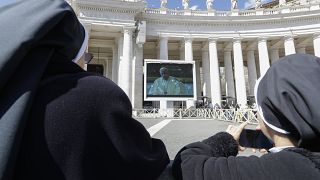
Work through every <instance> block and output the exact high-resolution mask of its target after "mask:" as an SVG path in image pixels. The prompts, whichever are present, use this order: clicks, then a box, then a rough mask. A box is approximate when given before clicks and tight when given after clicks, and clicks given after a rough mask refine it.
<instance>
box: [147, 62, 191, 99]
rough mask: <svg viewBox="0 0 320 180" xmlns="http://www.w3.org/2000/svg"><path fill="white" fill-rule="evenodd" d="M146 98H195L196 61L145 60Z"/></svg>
mask: <svg viewBox="0 0 320 180" xmlns="http://www.w3.org/2000/svg"><path fill="white" fill-rule="evenodd" d="M144 67H145V71H144V73H145V76H144V82H145V83H144V97H145V100H146V101H148V100H164V99H165V100H172V101H174V100H188V99H195V94H196V92H195V73H194V71H195V69H194V62H186V61H172V60H149V59H148V60H145V64H144Z"/></svg>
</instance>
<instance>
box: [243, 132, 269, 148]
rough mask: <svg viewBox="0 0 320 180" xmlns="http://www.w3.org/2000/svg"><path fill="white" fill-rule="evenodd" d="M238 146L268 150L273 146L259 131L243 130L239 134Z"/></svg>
mask: <svg viewBox="0 0 320 180" xmlns="http://www.w3.org/2000/svg"><path fill="white" fill-rule="evenodd" d="M239 145H240V146H243V147H248V148H256V149H270V148H272V147H274V144H273V142H272V141H271V140H269V139H268V138H267V137H266V136H265V135H264V134H263V133H262V131H261V130H253V129H243V131H242V132H241V134H240V139H239Z"/></svg>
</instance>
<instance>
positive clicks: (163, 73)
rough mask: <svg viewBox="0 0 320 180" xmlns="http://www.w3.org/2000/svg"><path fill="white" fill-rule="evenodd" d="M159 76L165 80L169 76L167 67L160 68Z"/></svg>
mask: <svg viewBox="0 0 320 180" xmlns="http://www.w3.org/2000/svg"><path fill="white" fill-rule="evenodd" d="M160 76H161V77H162V78H163V79H165V80H167V79H168V78H169V70H168V68H166V67H162V68H160Z"/></svg>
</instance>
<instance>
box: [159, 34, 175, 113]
mask: <svg viewBox="0 0 320 180" xmlns="http://www.w3.org/2000/svg"><path fill="white" fill-rule="evenodd" d="M159 45H160V55H159V56H160V59H162V60H168V58H169V57H168V38H167V37H160V44H159ZM169 108H173V101H167V100H161V101H160V109H169Z"/></svg>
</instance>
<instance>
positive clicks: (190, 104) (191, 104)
mask: <svg viewBox="0 0 320 180" xmlns="http://www.w3.org/2000/svg"><path fill="white" fill-rule="evenodd" d="M186 106H187V107H186V108H187V109H189V108H191V107H196V106H195V102H194V100H187V102H186Z"/></svg>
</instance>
